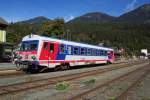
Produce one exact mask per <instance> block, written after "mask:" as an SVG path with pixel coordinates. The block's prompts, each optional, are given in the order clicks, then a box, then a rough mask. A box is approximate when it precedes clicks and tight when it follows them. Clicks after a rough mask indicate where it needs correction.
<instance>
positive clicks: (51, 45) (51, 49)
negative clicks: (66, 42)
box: [49, 43, 54, 53]
mask: <svg viewBox="0 0 150 100" xmlns="http://www.w3.org/2000/svg"><path fill="white" fill-rule="evenodd" d="M49 51H50V52H51V53H53V52H54V44H53V43H51V44H50V50H49Z"/></svg>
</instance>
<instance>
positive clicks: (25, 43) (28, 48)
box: [16, 35, 114, 72]
mask: <svg viewBox="0 0 150 100" xmlns="http://www.w3.org/2000/svg"><path fill="white" fill-rule="evenodd" d="M17 58H18V59H17V61H16V65H17V66H18V65H19V68H20V69H22V70H24V71H27V72H28V71H29V72H39V71H40V72H41V71H43V70H45V69H47V68H55V69H68V68H69V67H71V66H76V65H86V64H100V63H113V61H114V50H113V49H110V48H106V47H100V46H94V45H89V44H83V43H78V42H72V41H67V40H60V39H55V38H49V37H44V36H38V35H28V36H25V37H24V38H23V39H22V42H21V47H20V50H19V51H18V57H17Z"/></svg>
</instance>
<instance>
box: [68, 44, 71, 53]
mask: <svg viewBox="0 0 150 100" xmlns="http://www.w3.org/2000/svg"><path fill="white" fill-rule="evenodd" d="M67 54H71V46H68V47H67Z"/></svg>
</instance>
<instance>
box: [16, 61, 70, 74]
mask: <svg viewBox="0 0 150 100" xmlns="http://www.w3.org/2000/svg"><path fill="white" fill-rule="evenodd" d="M15 64H16V67H17V70H18V71H24V72H27V73H39V72H44V71H46V70H47V69H49V68H48V67H47V66H41V65H39V64H38V62H36V61H16V62H15ZM69 68H70V64H69V63H62V64H60V65H57V66H55V68H54V70H66V69H69Z"/></svg>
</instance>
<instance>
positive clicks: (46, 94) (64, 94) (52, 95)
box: [1, 65, 141, 100]
mask: <svg viewBox="0 0 150 100" xmlns="http://www.w3.org/2000/svg"><path fill="white" fill-rule="evenodd" d="M103 67H110V66H101V67H93V68H86V69H77V70H69V71H62V72H53V73H46V74H36V75H31V77H30V76H29V77H30V78H29V77H28V78H27V76H24V78H23V77H19V78H20V80H21V78H23V80H24V79H27V80H29V79H31V80H33V79H35V78H37V79H39V78H43V77H50V76H53V77H54V75H55V76H57V75H58V74H59V75H60V74H63V75H64V74H66V73H67V74H70V73H75V72H76V73H77V72H79V71H80V72H82V71H83V72H84V71H87V70H95V69H99V68H103ZM139 67H141V66H140V65H136V66H134V67H130V68H124V69H120V70H115V71H113V73H112V72H109V73H104V74H101V75H99V76H90V77H88V78H81V79H79V80H76V81H72V82H69V84H70V86H69V89H68V90H66V91H57V90H56V89H55V86H46V87H42V88H39V89H33V90H29V91H24V92H20V93H17V94H12V95H7V96H4V97H1V100H12V99H14V100H20V99H21V100H50V99H52V100H60V99H61V100H62V99H67V98H69V97H70V96H72V95H76V93H79V92H83V91H85V90H87V89H91V88H93V87H94V86H97V85H99V84H102V83H103V82H105V81H108V80H110V79H112V78H115V77H117V76H118V75H122V74H124V73H127V72H129V71H132V70H135V69H136V68H139ZM25 77H26V78H25ZM92 78H96V83H95V84H94V85H90V86H87V85H84V84H83V82H84V81H85V80H89V79H92ZM23 80H22V81H23ZM6 81H7V80H5V82H6ZM18 81H19V80H18ZM3 85H4V83H3Z"/></svg>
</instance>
